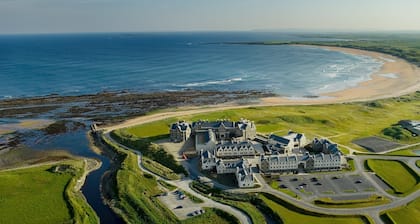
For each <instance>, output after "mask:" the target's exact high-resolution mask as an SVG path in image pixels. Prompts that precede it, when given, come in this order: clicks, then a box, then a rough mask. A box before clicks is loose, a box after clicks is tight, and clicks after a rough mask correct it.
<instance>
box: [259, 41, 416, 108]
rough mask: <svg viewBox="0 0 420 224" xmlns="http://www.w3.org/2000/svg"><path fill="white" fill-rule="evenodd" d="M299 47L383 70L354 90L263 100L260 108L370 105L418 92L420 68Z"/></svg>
mask: <svg viewBox="0 0 420 224" xmlns="http://www.w3.org/2000/svg"><path fill="white" fill-rule="evenodd" d="M294 46H299V47H317V48H322V49H325V50H330V51H338V52H342V53H345V54H352V55H361V56H368V57H372V58H374V59H375V60H378V61H380V62H381V63H383V64H382V66H381V67H380V68H379V70H378V71H376V72H374V73H373V74H371V75H370V77H371V79H370V80H366V81H362V82H360V83H358V84H357V85H356V86H354V87H350V88H346V89H343V90H339V91H334V92H328V93H322V94H319V97H307V98H287V97H277V96H274V97H264V98H261V104H263V105H267V106H270V105H300V104H302V105H309V104H331V103H344V102H357V101H369V100H376V99H383V98H389V97H398V96H401V95H405V94H409V93H412V92H415V91H417V90H420V68H419V67H417V66H416V65H414V64H411V63H409V62H407V61H405V60H404V59H401V58H397V57H395V56H392V55H389V54H384V53H379V52H374V51H366V50H359V49H354V48H344V47H329V46H317V45H294Z"/></svg>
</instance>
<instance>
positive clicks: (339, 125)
mask: <svg viewBox="0 0 420 224" xmlns="http://www.w3.org/2000/svg"><path fill="white" fill-rule="evenodd" d="M419 107H420V91H419V92H417V93H413V94H410V95H406V96H403V97H398V98H391V99H383V100H378V101H375V103H369V102H360V103H344V104H331V105H309V106H275V107H250V108H245V109H234V110H224V111H217V112H211V113H204V114H197V115H191V116H184V117H174V118H171V119H165V120H161V121H156V122H151V123H148V124H144V125H139V126H134V127H130V128H128V129H124V130H122V132H125V133H128V134H130V135H133V136H135V137H139V138H148V137H156V136H167V134H168V132H169V125H170V124H171V123H172V122H174V121H176V120H186V121H195V120H199V119H208V120H217V119H233V120H238V119H240V118H247V119H249V120H253V121H255V123H256V125H257V131H258V132H260V133H263V134H269V133H272V132H277V133H278V134H280V135H281V134H286V133H287V131H288V130H290V129H291V130H294V131H298V132H303V133H305V134H306V135H307V137H308V138H312V137H319V136H324V137H329V138H330V139H331V140H332V141H334V142H337V143H339V144H342V145H346V146H349V147H352V148H355V149H358V150H361V151H366V150H365V149H363V148H361V147H359V146H357V145H355V144H353V143H352V141H353V140H355V139H358V138H363V137H368V136H379V137H383V138H386V139H390V140H395V141H397V142H400V143H415V142H418V141H419V139H418V137H408V138H404V139H402V140H396V139H393V138H392V137H390V136H387V135H384V133H383V130H384V129H386V128H388V127H390V126H392V125H393V124H396V123H397V122H398V121H399V120H402V119H420V113H419V109H418V108H419ZM395 108H398V110H396V109H395ZM341 149H342V150H343V151H344V152H346V151H347V150H345V149H344V148H341Z"/></svg>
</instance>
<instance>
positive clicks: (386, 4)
mask: <svg viewBox="0 0 420 224" xmlns="http://www.w3.org/2000/svg"><path fill="white" fill-rule="evenodd" d="M248 30H271V31H272V30H328V31H384V30H387V31H390V30H391V31H396V30H404V31H414V30H415V31H419V30H420V0H0V33H3V34H4V33H74V32H149V31H153V32H154V31H158V32H159V31H248Z"/></svg>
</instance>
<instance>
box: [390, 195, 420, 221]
mask: <svg viewBox="0 0 420 224" xmlns="http://www.w3.org/2000/svg"><path fill="white" fill-rule="evenodd" d="M385 214H386V215H387V216H388V218H389V219H391V221H393V222H394V223H395V224H406V223H420V198H417V199H416V200H414V201H412V202H411V203H409V204H408V205H407V206H405V207H402V208H398V209H393V210H391V211H387V212H386V213H385Z"/></svg>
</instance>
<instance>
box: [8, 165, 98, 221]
mask: <svg viewBox="0 0 420 224" xmlns="http://www.w3.org/2000/svg"><path fill="white" fill-rule="evenodd" d="M94 164H96V165H94ZM97 165H98V163H97V162H96V161H95V162H94V161H90V159H84V160H83V159H81V158H76V157H75V158H73V159H66V160H61V161H57V162H48V163H45V162H44V163H39V164H36V165H35V164H34V165H31V166H25V167H19V168H14V169H9V170H4V171H1V172H0V177H1V179H2V183H0V197H1V198H2V203H0V210H1V211H2V216H1V217H0V223H99V219H98V217H97V215H96V214H95V212H94V211H93V209H92V208H91V207H90V205H89V204H88V203H87V202H86V200H85V198H84V197H83V194H82V193H81V192H80V191H79V189H78V187H77V186H78V185H83V183H82V182H83V179H84V177H85V176H86V175H88V173H89V172H90V171H92V170H93V169H94V168H95V167H96V166H97ZM10 186H13V187H10ZM28 187H29V188H28ZM34 192H36V193H34ZM22 202H25V203H22Z"/></svg>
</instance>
